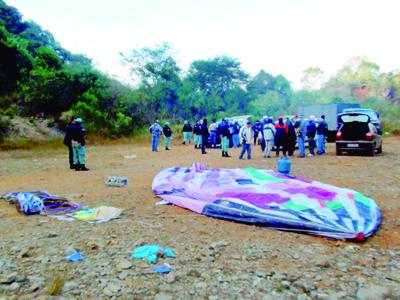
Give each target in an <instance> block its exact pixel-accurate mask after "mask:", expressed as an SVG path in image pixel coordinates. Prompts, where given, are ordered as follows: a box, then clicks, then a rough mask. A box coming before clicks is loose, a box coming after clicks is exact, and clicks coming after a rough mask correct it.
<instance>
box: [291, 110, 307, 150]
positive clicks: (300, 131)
mask: <svg viewBox="0 0 400 300" xmlns="http://www.w3.org/2000/svg"><path fill="white" fill-rule="evenodd" d="M307 125H308V123H307V121H306V120H303V118H302V117H301V116H299V115H296V116H295V122H294V129H295V131H296V136H297V146H298V147H299V152H300V153H299V157H300V158H303V157H305V156H306V147H305V141H306V137H307Z"/></svg>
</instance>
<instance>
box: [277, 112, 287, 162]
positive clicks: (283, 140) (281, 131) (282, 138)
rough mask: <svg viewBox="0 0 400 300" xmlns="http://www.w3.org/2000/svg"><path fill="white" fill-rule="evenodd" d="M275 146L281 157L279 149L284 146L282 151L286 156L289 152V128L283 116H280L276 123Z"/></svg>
mask: <svg viewBox="0 0 400 300" xmlns="http://www.w3.org/2000/svg"><path fill="white" fill-rule="evenodd" d="M275 129H276V133H275V140H274V142H275V148H276V156H277V157H279V151H280V148H281V147H282V153H283V155H284V156H286V153H287V138H288V133H289V129H288V127H287V125H286V124H285V123H283V117H279V118H278V122H277V123H276V124H275Z"/></svg>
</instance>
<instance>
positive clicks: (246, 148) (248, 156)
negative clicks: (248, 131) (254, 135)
mask: <svg viewBox="0 0 400 300" xmlns="http://www.w3.org/2000/svg"><path fill="white" fill-rule="evenodd" d="M246 151H247V159H251V144H247V143H243V144H242V152H240V155H239V159H243V155H244V154H245V153H246Z"/></svg>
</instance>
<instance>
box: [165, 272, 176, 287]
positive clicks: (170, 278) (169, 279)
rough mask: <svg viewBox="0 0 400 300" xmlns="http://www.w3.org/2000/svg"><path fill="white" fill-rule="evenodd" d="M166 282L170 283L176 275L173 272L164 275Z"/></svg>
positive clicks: (174, 279)
mask: <svg viewBox="0 0 400 300" xmlns="http://www.w3.org/2000/svg"><path fill="white" fill-rule="evenodd" d="M165 279H166V281H167V283H169V284H172V283H174V282H175V281H176V275H175V274H173V273H169V274H168V275H167V276H166V277H165Z"/></svg>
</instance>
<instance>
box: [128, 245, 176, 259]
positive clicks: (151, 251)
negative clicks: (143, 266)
mask: <svg viewBox="0 0 400 300" xmlns="http://www.w3.org/2000/svg"><path fill="white" fill-rule="evenodd" d="M159 257H171V258H175V257H176V255H175V253H174V252H173V251H172V250H171V249H169V248H163V247H161V246H158V245H144V246H140V247H137V248H136V249H135V250H133V252H132V258H135V259H145V260H146V261H147V262H148V263H156V262H157V260H158V258H159Z"/></svg>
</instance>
